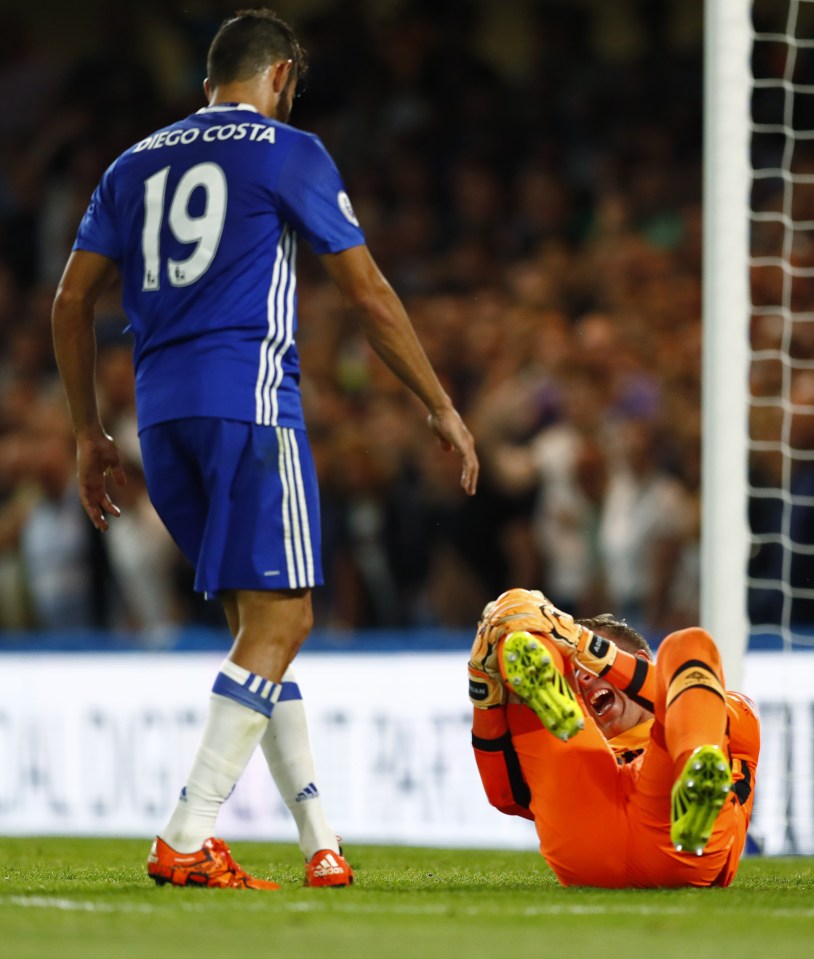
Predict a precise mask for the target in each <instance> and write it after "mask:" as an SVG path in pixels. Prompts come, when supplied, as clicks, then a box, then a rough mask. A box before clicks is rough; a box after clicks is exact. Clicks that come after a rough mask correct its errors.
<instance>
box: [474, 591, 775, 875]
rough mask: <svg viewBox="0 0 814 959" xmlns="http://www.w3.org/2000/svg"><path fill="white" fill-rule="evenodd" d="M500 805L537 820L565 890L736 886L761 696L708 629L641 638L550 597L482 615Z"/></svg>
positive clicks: (485, 750)
mask: <svg viewBox="0 0 814 959" xmlns="http://www.w3.org/2000/svg"><path fill="white" fill-rule="evenodd" d="M469 691H470V698H471V699H472V702H473V705H474V706H475V714H474V722H473V729H472V744H473V746H474V749H475V758H476V760H477V764H478V770H479V772H480V775H481V779H482V781H483V785H484V788H485V790H486V794H487V796H488V798H489V801H490V803H491V804H492V805H493V806H496V807H497V808H498V809H499V810H500V811H501V812H504V813H507V814H508V815H517V816H525V817H526V818H528V819H533V820H534V823H535V825H536V827H537V834H538V836H539V839H540V851H541V852H542V854H543V856H545V859H546V861H547V862H548V864H549V865H550V866H551V868H552V869H553V870H554V872H555V874H556V876H557V878H558V879H559V881H560V882H561V883H562V884H563V885H564V886H580V885H582V886H603V887H608V888H614V887H623V886H644V887H648V886H651V887H652V886H728V885H729V884H730V883H731V882H732V880H733V879H734V877H735V873H736V871H737V868H738V862H739V859H740V855H741V852H742V851H743V846H744V843H745V841H746V829H747V826H748V824H749V817H750V815H751V812H752V803H753V792H752V789H753V786H754V777H755V769H756V766H757V758H758V750H759V746H760V731H759V723H758V718H757V712H756V710H755V707H754V705H753V704H752V703H751V702H750V701H749V700H748V699H746V698H745V697H744V696H741V695H740V694H739V693H733V692H727V691H725V688H724V684H723V673H722V670H721V659H720V655H719V653H718V650H717V648H716V646H715V643H714V642H713V641H712V638H711V637H710V636H709V634H708V633H706V632H704V631H703V630H702V629H698V628H692V629H684V630H680V631H678V632H675V633H671V634H670V635H669V636H668V637H667V638H666V639H665V640H664V641H663V643H662V644H661V646H660V648H659V652H658V659H657V661H656V662H655V663H654V662H653V661H652V654H651V652H650V649H649V647H648V645H647V642H646V641H645V639H644V638H643V637H642V636H640V635H639V634H638V633H637V632H636V631H635V630H634V629H632V628H631V627H629V626H628V625H627V624H626V623H622V622H618V621H616V620H614V619H613V618H612V617H611V616H608V615H603V616H598V617H595V618H594V619H583V620H580V621H579V622H575V621H574V620H573V618H572V617H571V616H569V615H568V614H567V613H563V612H561V611H560V610H558V609H556V608H555V607H554V606H553V605H552V604H551V602H550V601H549V600H548V599H546V597H545V596H543V594H542V593H539V592H537V591H536V590H535V591H529V590H525V589H511V590H509V591H508V592H506V593H503V594H502V595H501V596H500V597H498V599H497V600H496V601H495V602H494V603H490V604H489V605H488V606H487V607H486V609H485V610H484V613H483V617H482V619H481V622H480V624H479V626H478V633H477V636H476V637H475V642H474V645H473V647H472V656H471V660H470V663H469Z"/></svg>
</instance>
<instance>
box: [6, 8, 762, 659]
mask: <svg viewBox="0 0 814 959" xmlns="http://www.w3.org/2000/svg"><path fill="white" fill-rule="evenodd" d="M80 5H81V4H80ZM87 6H88V8H89V10H90V12H91V14H92V16H91V17H90V20H88V21H87V23H86V26H87V27H88V29H87V30H86V31H85V33H83V37H82V42H81V43H79V42H78V41H77V48H78V49H77V51H76V52H75V53H73V54H72V55H71V56H67V57H63V58H61V59H60V58H59V57H55V56H53V55H52V53H51V52H50V51H48V50H47V49H46V47H44V46H43V42H44V41H43V37H42V35H41V33H40V32H39V31H38V30H37V29H35V27H34V25H33V21H31V22H30V21H28V20H27V18H26V16H25V15H24V13H20V14H18V15H16V16H14V15H12V14H3V15H2V17H0V20H4V21H5V22H0V80H2V84H3V88H4V89H5V90H7V91H12V95H11V96H10V97H8V98H7V99H6V101H5V104H4V109H3V111H2V113H0V627H3V628H5V629H18V628H31V627H35V628H47V629H62V628H67V627H75V626H101V627H106V628H113V629H123V630H132V631H133V633H134V635H136V636H138V637H139V638H140V640H141V641H143V643H144V644H145V645H160V644H161V643H162V642H163V641H164V639H165V637H166V636H167V635H168V634H169V633H170V632H171V631H172V629H173V628H174V627H175V626H176V625H178V624H187V623H215V622H221V621H222V620H221V618H220V613H219V611H218V610H217V609H216V608H215V607H216V606H217V604H208V603H205V602H203V601H202V600H201V599H200V598H198V597H196V596H195V595H194V594H193V593H192V590H191V580H192V576H191V571H190V570H189V568H188V566H187V564H186V562H185V561H184V560H183V559H182V558H181V557H180V555H179V554H178V552H177V550H176V548H175V546H174V544H173V543H172V542H171V541H170V540H169V539H168V538H167V536H166V534H165V533H164V532H163V529H162V527H161V524H160V522H159V521H158V520H157V518H156V516H155V514H154V512H153V510H152V508H151V506H150V504H149V501H148V499H147V496H146V492H145V488H144V483H143V477H142V475H141V471H140V459H139V451H138V440H137V435H136V428H135V420H134V408H133V392H132V391H133V375H132V370H131V366H130V344H129V340H128V337H127V335H126V333H124V332H123V329H124V326H125V325H126V321H125V319H124V317H123V316H122V314H121V308H120V305H119V302H118V295H117V291H115V290H114V291H112V292H111V294H110V296H109V298H108V300H107V301H106V302H105V304H104V309H103V311H102V314H101V315H100V317H99V326H98V337H99V370H98V372H99V396H100V403H101V408H102V411H103V420H104V423H105V425H106V427H107V429H108V431H109V432H111V433H112V434H113V435H114V437H115V438H116V440H117V442H118V443H119V446H120V449H121V451H122V454H123V456H124V459H125V461H126V466H127V472H128V476H129V482H128V485H127V487H126V488H124V489H121V490H118V491H117V496H118V500H117V501H118V502H119V505H120V506H121V507H122V509H123V516H122V518H121V519H119V520H116V521H115V522H113V523H112V524H111V530H110V532H109V533H108V534H106V535H104V536H101V535H99V534H97V533H96V532H95V531H94V530H93V528H92V527H91V525H90V523H89V522H88V521H87V520H86V519H85V517H84V514H83V513H82V511H81V508H80V506H79V502H78V498H77V494H76V488H75V477H74V447H73V439H72V436H71V431H70V426H69V423H68V420H67V417H66V411H65V406H64V400H63V397H62V393H61V390H60V388H59V384H58V381H57V378H56V373H55V368H54V362H53V356H52V350H51V344H50V329H49V324H50V305H51V301H52V298H53V294H54V289H55V285H56V283H57V282H58V279H59V275H60V273H61V270H62V267H63V265H64V261H65V258H66V255H67V252H68V251H69V249H70V245H71V242H72V239H73V234H74V232H75V229H76V225H77V223H78V220H79V217H80V216H81V214H82V212H83V210H84V208H85V206H86V204H87V201H88V198H89V196H90V193H91V191H92V189H93V187H94V186H95V184H96V182H97V180H98V177H99V176H100V174H101V172H102V171H103V170H104V168H105V166H106V165H107V164H108V163H109V162H110V161H111V160H112V159H113V158H114V157H115V156H116V155H117V154H118V153H119V152H121V150H123V149H125V148H126V147H128V146H129V145H130V144H132V143H133V142H135V141H137V140H139V139H140V138H142V137H143V136H144V135H146V134H147V133H149V132H151V131H152V130H154V129H156V128H158V127H160V126H162V125H163V124H165V123H168V122H171V121H172V120H174V119H176V118H178V117H179V116H183V115H185V114H187V113H190V112H193V111H194V110H196V109H198V108H199V107H200V106H201V105H202V93H201V91H200V84H201V81H202V78H203V64H204V59H205V51H206V47H207V45H208V41H209V39H210V38H211V36H212V34H213V33H214V30H215V29H216V28H217V25H218V24H219V22H220V20H221V19H222V18H223V16H224V15H225V14H227V13H229V12H230V9H231V8H230V7H227V6H224V5H223V4H220V3H217V2H205V0H198V2H193V3H186V4H183V5H182V4H181V3H159V2H143V3H140V4H133V5H128V6H124V5H120V4H115V5H114V4H109V5H106V4H104V3H102V4H98V3H97V4H87ZM275 8H276V9H277V10H278V11H279V12H280V13H281V14H282V15H284V16H286V17H287V18H288V19H289V20H290V21H291V22H292V23H293V25H295V27H296V28H297V30H298V32H299V33H300V36H301V39H302V40H303V42H304V44H305V46H306V47H307V48H308V49H309V52H310V56H311V70H310V73H309V78H308V84H307V89H306V91H305V93H304V95H303V96H302V97H301V98H300V99H299V100H298V101H297V103H296V104H295V112H294V115H293V116H292V122H293V123H294V124H296V125H298V126H302V127H303V128H305V129H309V130H312V131H314V132H316V133H318V134H319V135H320V136H321V137H322V139H323V141H324V142H325V144H326V145H327V147H328V149H329V150H330V151H331V153H332V154H333V156H334V158H335V159H336V161H337V163H338V165H339V167H340V170H341V171H342V173H343V175H344V177H345V179H346V182H347V186H348V192H349V193H350V195H351V198H352V200H353V203H354V207H355V209H356V212H357V215H358V217H359V219H360V221H361V223H362V226H363V227H364V228H365V230H366V234H367V237H368V242H369V245H370V247H371V249H372V251H373V254H374V256H375V257H376V259H377V260H378V262H379V264H380V266H381V267H382V269H383V271H384V273H385V274H386V275H387V277H388V278H389V279H390V281H391V282H392V284H393V285H394V287H395V288H396V289H397V291H398V292H399V294H400V295H401V296H402V298H403V299H404V302H405V304H406V306H407V309H408V312H409V313H410V315H411V317H412V319H413V322H414V324H415V326H416V328H417V329H418V332H419V335H420V337H421V339H422V341H423V343H424V345H425V347H426V349H427V352H428V353H429V355H430V358H431V360H432V362H433V364H434V365H435V367H436V369H437V370H438V372H439V374H440V376H441V377H442V379H443V381H444V383H445V384H446V386H447V388H448V390H449V392H450V393H451V395H452V396H453V397H454V400H455V403H456V405H457V406H458V408H459V409H460V410H462V412H463V413H464V415H465V417H466V419H467V422H468V423H469V425H470V427H471V429H472V430H473V432H474V433H475V436H476V439H477V442H478V446H479V451H480V455H481V458H482V465H483V475H482V480H481V488H480V491H479V493H478V495H477V496H476V497H474V498H473V499H471V500H470V499H467V498H465V497H463V496H462V494H461V493H460V490H459V486H458V475H457V471H458V463H457V460H456V459H455V458H454V457H453V456H448V455H446V454H444V453H443V451H441V450H440V449H439V448H438V447H437V446H436V445H435V443H434V441H433V440H432V438H431V435H430V434H429V432H428V430H427V428H426V425H425V423H424V417H423V415H422V411H421V409H420V408H419V406H418V405H417V404H416V402H415V401H414V400H413V399H411V398H410V397H409V396H408V395H407V394H406V393H405V391H404V390H403V389H402V388H401V387H400V386H399V385H398V384H397V383H396V382H395V381H394V380H393V379H392V377H391V375H390V374H389V373H387V372H386V370H385V369H384V367H383V366H382V365H381V364H380V363H379V361H378V360H377V359H376V358H375V357H374V356H373V355H372V354H371V352H370V351H369V349H368V348H367V346H366V342H365V340H364V338H363V336H362V335H361V333H360V332H359V330H358V329H357V328H356V326H355V324H354V321H353V318H352V317H350V316H349V315H348V314H347V312H346V311H345V310H344V309H343V307H342V304H341V302H340V300H339V297H338V295H337V293H336V292H335V290H334V288H333V287H332V286H331V285H330V284H329V283H328V282H327V280H326V278H325V277H324V275H323V274H322V273H321V268H320V265H319V263H318V261H317V260H316V258H314V257H312V256H309V255H308V254H307V253H305V252H303V254H302V255H301V257H300V285H299V291H300V331H299V346H300V353H301V358H302V366H303V381H302V385H303V393H304V398H305V403H306V417H307V420H308V422H309V425H310V435H311V439H312V443H313V446H314V452H315V456H316V460H317V465H318V469H319V474H320V480H321V487H322V494H323V504H322V511H323V517H322V519H323V546H324V566H325V574H326V580H327V585H326V586H325V587H323V588H321V589H320V590H318V591H317V594H316V616H317V625H318V626H321V627H330V628H347V629H355V628H368V627H402V626H424V625H433V626H453V627H456V626H470V625H471V624H472V623H473V622H474V621H475V620H476V618H477V615H478V613H479V611H480V609H481V607H482V606H483V604H484V602H485V601H486V600H488V599H490V598H492V597H493V596H494V595H495V594H496V593H498V592H500V591H502V590H503V589H504V588H506V587H507V586H510V585H528V586H536V585H543V586H544V588H545V589H546V591H547V592H548V593H549V595H551V596H552V598H554V599H555V601H556V602H558V603H559V604H560V605H562V606H564V607H566V608H568V609H570V610H571V611H573V612H574V613H578V614H582V615H589V614H593V613H596V612H597V611H600V610H605V609H610V610H613V611H615V612H616V613H618V614H621V615H623V616H625V617H627V619H628V621H630V622H631V623H633V624H634V625H638V626H639V627H641V628H643V629H644V630H645V631H646V632H648V633H649V634H653V635H658V634H662V633H663V632H664V631H665V630H668V629H670V628H673V627H675V626H679V625H686V624H687V623H689V622H692V621H695V620H696V619H697V616H698V579H699V512H700V488H699V487H700V429H701V426H700V424H701V417H700V371H701V356H700V351H701V319H700V318H701V206H700V203H701V106H702V60H701V50H702V44H701V22H700V18H701V5H700V4H684V3H681V2H679V0H676V2H664V3H657V4H641V3H633V2H625V3H619V4H602V3H592V2H590V0H584V2H579V3H575V2H571V0H540V2H532V0H529V2H522V0H517V2H509V3H506V4H494V3H485V2H484V3H478V2H474V0H451V2H449V3H443V4H438V3H430V2H402V3H399V2H396V0H389V2H386V3H379V4H377V3H373V2H370V3H364V2H360V0H344V2H327V0H323V2H319V0H312V2H308V3H305V2H302V3H294V2H291V3H285V2H282V3H278V4H276V5H275ZM61 16H62V17H63V18H64V17H66V13H65V11H64V10H63V13H62V14H61ZM88 24H90V26H88ZM768 202H770V200H768V199H767V203H768ZM769 286H771V282H769ZM766 296H767V302H773V297H774V296H775V292H774V291H773V290H771V289H770V290H769V291H768V292H767V294H766ZM755 335H756V336H762V337H764V338H768V339H769V340H771V338H772V336H773V335H775V333H773V332H772V320H771V317H761V318H760V323H759V324H758V325H757V326H756V333H755ZM770 365H771V364H769V365H768V366H766V367H765V368H764V370H763V372H764V373H765V374H766V376H767V378H768V379H770V378H771V375H770V374H771V370H770V369H769V366H770ZM772 369H773V368H772ZM769 466H771V464H769ZM114 498H116V497H114Z"/></svg>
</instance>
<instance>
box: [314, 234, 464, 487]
mask: <svg viewBox="0 0 814 959" xmlns="http://www.w3.org/2000/svg"><path fill="white" fill-rule="evenodd" d="M321 259H322V262H323V263H324V265H325V268H326V270H327V271H328V273H329V275H330V276H331V278H332V279H333V280H334V282H335V283H336V284H337V286H338V287H339V289H340V291H341V292H342V294H343V296H344V297H345V300H346V301H347V303H348V304H349V305H350V306H351V307H352V308H353V309H354V310H355V311H356V313H357V315H358V316H359V318H360V322H361V325H362V329H363V330H364V332H365V335H366V336H367V338H368V340H369V342H370V344H371V346H372V347H373V349H374V350H375V351H376V353H377V354H378V355H379V356H380V357H381V358H382V360H384V362H385V363H386V364H387V365H388V367H389V368H390V369H391V370H392V371H393V373H394V374H395V375H396V376H397V377H398V378H399V379H400V380H401V381H402V382H403V383H404V384H405V385H406V386H408V387H409V388H410V389H411V390H412V391H413V393H415V395H416V396H417V397H418V398H419V399H420V400H421V401H422V402H423V403H424V405H425V406H426V407H427V409H428V410H429V419H428V422H429V425H430V427H431V428H432V429H433V430H434V432H435V434H436V435H437V436H438V439H439V441H440V443H441V445H442V447H443V448H444V449H447V450H451V449H454V450H456V451H457V452H458V453H459V455H460V456H461V459H462V470H461V486H462V487H463V488H464V490H465V491H466V492H467V493H468V494H469V495H470V496H472V495H473V494H474V493H475V490H476V489H477V483H478V470H479V465H478V457H477V453H476V451H475V442H474V440H473V438H472V434H471V433H470V432H469V430H468V429H467V427H466V426H465V424H464V422H463V420H462V419H461V417H460V415H459V414H458V411H457V410H456V409H455V407H454V406H453V405H452V401H451V400H450V398H449V396H448V395H447V393H446V392H445V390H444V388H443V387H442V385H441V383H440V382H439V380H438V377H437V376H436V374H435V371H434V370H433V368H432V365H431V364H430V361H429V359H428V358H427V354H426V353H425V352H424V348H423V347H422V345H421V343H420V341H419V339H418V337H417V335H416V332H415V329H414V328H413V325H412V323H411V322H410V319H409V317H408V316H407V312H406V311H405V309H404V306H403V304H402V302H401V300H400V299H399V297H398V296H397V294H396V292H395V291H394V290H393V288H392V286H390V284H389V283H388V282H387V280H386V278H385V277H384V276H383V274H382V272H381V270H379V268H378V266H377V265H376V263H375V262H374V260H373V257H372V256H371V255H370V252H369V250H368V248H367V247H366V246H355V247H351V248H350V249H348V250H343V251H342V252H341V253H332V254H326V255H324V256H322V257H321Z"/></svg>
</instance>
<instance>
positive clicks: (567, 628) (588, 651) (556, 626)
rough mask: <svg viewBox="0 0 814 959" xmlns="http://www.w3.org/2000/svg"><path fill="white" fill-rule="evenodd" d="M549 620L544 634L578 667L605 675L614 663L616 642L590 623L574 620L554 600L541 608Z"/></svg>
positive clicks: (545, 617)
mask: <svg viewBox="0 0 814 959" xmlns="http://www.w3.org/2000/svg"><path fill="white" fill-rule="evenodd" d="M540 615H541V617H542V619H543V620H544V621H545V627H544V629H543V631H542V632H543V635H545V636H547V637H548V638H549V639H550V640H551V641H552V642H553V643H554V645H555V646H556V647H557V648H558V649H559V650H560V652H561V653H563V654H564V655H565V656H567V657H568V658H570V659H571V660H572V662H573V663H574V665H575V666H577V667H579V668H580V669H584V670H585V671H586V672H589V673H591V674H592V675H593V676H604V675H605V673H606V672H607V671H608V670H609V669H610V668H611V666H613V663H614V660H615V659H616V653H617V652H618V651H619V647H618V646H617V645H616V643H614V642H611V640H609V639H605V637H604V636H597V635H596V633H594V632H593V631H592V630H590V629H588V628H587V627H586V626H580V625H579V624H578V623H575V622H574V617H573V616H571V615H570V614H569V613H564V612H562V610H559V609H557V607H556V606H552V605H551V604H550V603H546V604H544V605H543V606H541V607H540Z"/></svg>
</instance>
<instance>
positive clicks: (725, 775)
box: [670, 746, 732, 856]
mask: <svg viewBox="0 0 814 959" xmlns="http://www.w3.org/2000/svg"><path fill="white" fill-rule="evenodd" d="M731 788H732V771H731V770H730V768H729V763H728V762H727V761H726V756H724V754H723V751H722V750H721V749H720V748H719V747H718V746H699V747H698V748H697V749H694V750H693V752H692V754H691V755H690V758H689V759H688V760H687V763H686V765H685V766H684V771H683V772H682V773H681V775H680V776H679V777H678V779H677V780H676V782H675V785H674V786H673V793H672V810H671V816H670V822H671V825H670V839H671V840H672V841H673V845H674V846H675V848H676V849H677V850H678V851H679V852H693V853H695V855H696V856H700V855H701V854H702V853H703V852H704V847H705V846H706V844H707V843H708V842H709V837H710V836H711V835H712V828H713V826H714V825H715V820H716V819H717V818H718V813H719V812H720V811H721V807H722V806H723V804H724V803H725V802H726V800H727V797H728V796H729V791H730V789H731Z"/></svg>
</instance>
